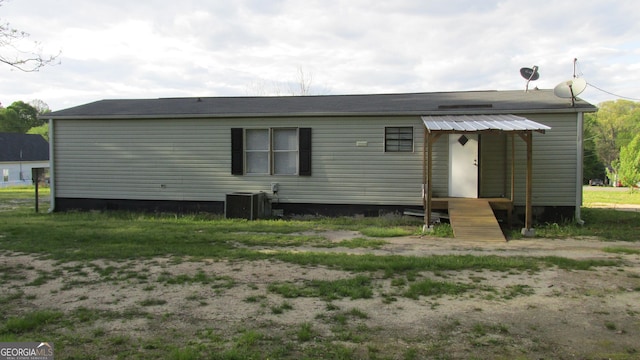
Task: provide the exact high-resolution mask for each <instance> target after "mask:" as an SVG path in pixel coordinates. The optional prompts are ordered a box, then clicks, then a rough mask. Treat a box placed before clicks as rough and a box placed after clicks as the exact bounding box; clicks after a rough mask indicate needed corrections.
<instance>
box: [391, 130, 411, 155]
mask: <svg viewBox="0 0 640 360" xmlns="http://www.w3.org/2000/svg"><path fill="white" fill-rule="evenodd" d="M384 151H385V152H413V127H386V128H384Z"/></svg>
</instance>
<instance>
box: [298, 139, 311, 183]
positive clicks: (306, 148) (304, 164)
mask: <svg viewBox="0 0 640 360" xmlns="http://www.w3.org/2000/svg"><path fill="white" fill-rule="evenodd" d="M298 141H299V144H298V145H299V146H298V151H299V154H298V156H299V159H300V163H299V164H298V165H299V168H298V174H299V175H300V176H311V128H300V129H298Z"/></svg>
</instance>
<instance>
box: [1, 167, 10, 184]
mask: <svg viewBox="0 0 640 360" xmlns="http://www.w3.org/2000/svg"><path fill="white" fill-rule="evenodd" d="M2 181H4V182H9V169H2Z"/></svg>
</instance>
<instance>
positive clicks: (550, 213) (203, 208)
mask: <svg viewBox="0 0 640 360" xmlns="http://www.w3.org/2000/svg"><path fill="white" fill-rule="evenodd" d="M55 203H56V211H72V210H80V211H88V210H129V211H145V212H175V213H198V212H207V213H212V214H224V201H171V200H130V199H87V198H58V197H57V198H56V200H55ZM271 207H272V210H274V213H282V214H283V215H285V216H291V215H320V216H355V215H359V216H366V217H375V216H381V215H385V214H394V213H395V214H402V213H404V211H405V210H409V209H410V210H415V211H422V208H421V207H420V206H415V205H371V204H313V203H293V204H291V203H276V204H272V205H271ZM437 208H438V207H436V209H434V210H437ZM525 210H526V209H525V207H524V206H518V205H516V206H514V213H515V216H514V220H515V222H518V221H521V222H523V221H524V216H525ZM494 211H495V212H496V215H498V217H499V218H504V220H506V215H507V214H506V210H504V209H499V208H495V207H494ZM574 213H575V207H573V206H534V207H533V218H534V222H536V223H539V224H544V223H548V222H562V221H565V220H570V219H573V215H574Z"/></svg>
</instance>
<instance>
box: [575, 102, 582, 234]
mask: <svg viewBox="0 0 640 360" xmlns="http://www.w3.org/2000/svg"><path fill="white" fill-rule="evenodd" d="M583 130H584V113H582V112H579V113H578V134H577V135H578V137H577V139H576V142H577V144H576V212H575V219H576V222H577V223H578V224H579V225H584V220H582V218H581V211H580V208H581V207H582V176H583V171H584V169H583V166H582V161H583V160H582V159H583V157H584V144H583V140H584V134H583Z"/></svg>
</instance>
